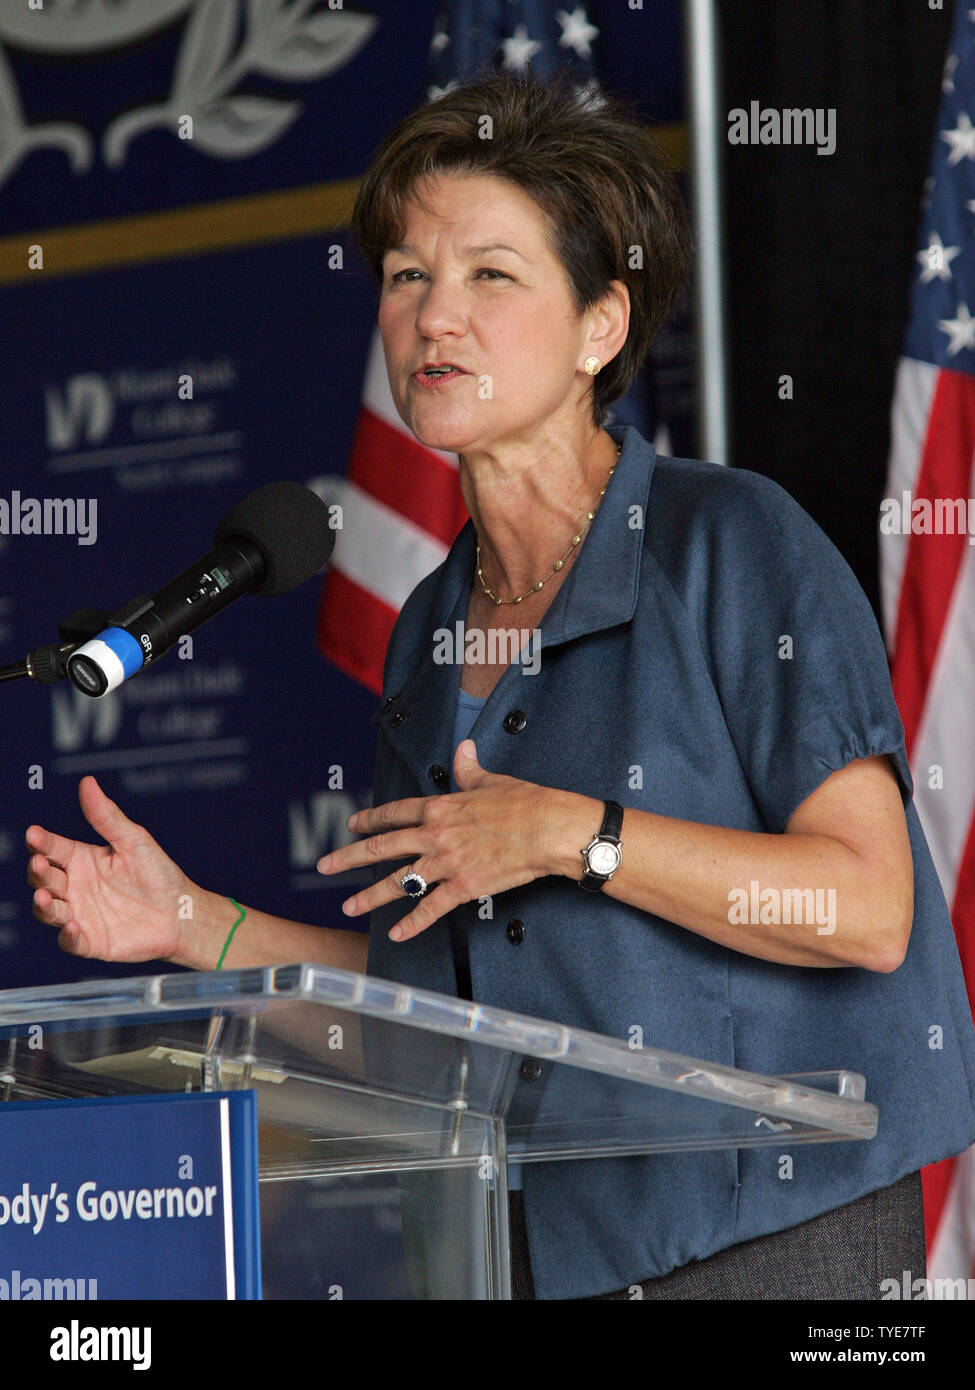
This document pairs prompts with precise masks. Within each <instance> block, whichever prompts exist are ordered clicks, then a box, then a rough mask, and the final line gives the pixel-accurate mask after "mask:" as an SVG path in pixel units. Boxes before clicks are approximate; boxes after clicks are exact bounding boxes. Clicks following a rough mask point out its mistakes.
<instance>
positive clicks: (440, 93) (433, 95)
mask: <svg viewBox="0 0 975 1390" xmlns="http://www.w3.org/2000/svg"><path fill="white" fill-rule="evenodd" d="M457 85H458V84H457V79H456V78H451V80H450V81H449V82H448V83H447V85H446V87H437V86H432V87H428V88H427V101H436V100H437V98H438V97H444V96H446V95H447V93H448V92H452V91H453V90H454V88H455V87H456V86H457Z"/></svg>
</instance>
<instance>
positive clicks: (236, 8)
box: [173, 0, 240, 97]
mask: <svg viewBox="0 0 975 1390" xmlns="http://www.w3.org/2000/svg"><path fill="white" fill-rule="evenodd" d="M239 15H240V0H199V3H198V5H197V8H196V9H195V10H194V11H193V17H192V18H191V19H190V21H189V23H188V24H187V26H186V32H185V33H184V35H183V43H182V46H181V47H180V51H179V58H178V60H177V63H176V72H175V75H174V77H173V93H174V95H181V94H184V93H185V94H186V95H187V96H189V97H194V96H197V97H198V96H200V95H201V94H204V93H206V92H207V91H209V89H210V87H211V85H212V82H213V79H214V77H216V76H217V74H218V73H219V72H220V71H221V69H222V68H223V67H224V65H225V60H226V58H227V57H228V55H229V54H230V50H231V48H232V47H233V42H234V35H235V34H236V32H237V20H238V18H239Z"/></svg>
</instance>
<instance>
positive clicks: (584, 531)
mask: <svg viewBox="0 0 975 1390" xmlns="http://www.w3.org/2000/svg"><path fill="white" fill-rule="evenodd" d="M622 452H623V444H622V441H621V442H620V443H619V444H617V446H616V463H619V461H620V454H621V453H622ZM616 463H614V464H613V466H612V468H611V469H610V470H609V478H607V479H606V486H605V487H604V488H603V490H602V492H600V494H599V496H598V497H597V498H596V505H595V506H594V507H593V509H592V511H591V512H588V513H587V514H586V525H585V527H584V528H583V529H582V530H581V531H580V532H579V534H578V535H577V536H573V537H572V540H571V541H570V542H569V549H568V550H567V551H566V552H565V554H564V555H563V556H562V558H561V560H556V562H555V564H554V565H553V566H552V568H551V569H550V570H549V572H548V574H547V575H546V576H545V578H544V579H540V580H539V581H538V583H537V584H533V585H532V586H531V588H530V589H527V590H526V591H525V593H523V594H519V595H518V597H517V598H497V597H496V596H495V595H494V594H493V593H492V592H491V590H490V589H489V588H488V586H487V584H485V582H484V575H483V573H482V572H481V542H480V541H478V543H477V577H478V579H479V580H480V581H481V588H482V589H483V590H484V592H485V593H486V594H487V596H488V598H489V599H491V601H492V602H493V603H494V604H495V606H496V607H499V608H500V606H501V605H502V604H503V603H521V601H522V599H526V598H528V597H529V595H530V594H537V593H538V591H539V589H540V588H541V587H542V585H543V584H545V583H547V582H548V580H549V579H551V578H552V575H553V574H555V573H556V571H557V570H560V569H561V568H562V566H563V565H564V564H565V562H566V559H567V558H568V556H569V554H570V553H571V552H572V551H573V550H574V549H575V547H576V546H577V545H581V544H582V540H583V537H584V536H585V535H586V534H587V533H588V531H589V527H590V526H591V525H592V519H593V517H594V516H595V515H596V513H597V512H598V511H599V504H600V502H602V500H603V497H604V496H605V495H606V488H607V487H609V479H610V478H612V476H613V474H614V473H615V472H616Z"/></svg>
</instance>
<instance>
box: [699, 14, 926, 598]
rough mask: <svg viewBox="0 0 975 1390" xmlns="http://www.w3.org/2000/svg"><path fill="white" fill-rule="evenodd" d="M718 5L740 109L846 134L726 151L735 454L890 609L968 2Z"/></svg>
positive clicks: (727, 67) (727, 86)
mask: <svg viewBox="0 0 975 1390" xmlns="http://www.w3.org/2000/svg"><path fill="white" fill-rule="evenodd" d="M718 8H719V15H720V31H721V45H722V54H721V68H722V72H723V82H724V92H723V99H722V109H723V110H729V111H730V110H732V109H734V108H744V109H745V110H749V109H750V104H751V103H752V102H753V101H758V102H759V104H760V106H761V107H762V108H770V107H771V108H775V109H777V110H779V111H781V110H783V109H785V108H804V107H811V108H813V109H816V108H821V109H823V110H827V109H829V108H835V110H836V141H837V144H836V151H835V153H834V154H832V155H818V154H817V153H816V149H815V147H805V146H786V145H731V144H726V145H725V148H724V158H725V207H726V218H727V222H726V226H727V235H728V248H727V249H728V254H727V273H728V320H729V345H728V346H729V354H730V403H731V428H732V455H731V461H732V462H733V463H734V464H735V466H736V467H739V468H750V469H753V470H754V471H755V472H759V473H765V474H768V475H769V476H770V477H772V478H774V479H775V480H776V481H777V482H779V483H781V484H782V486H783V487H785V488H786V489H787V490H788V491H789V492H790V493H792V495H793V496H794V497H795V498H796V499H797V501H799V502H800V503H801V504H802V506H804V507H805V508H806V510H807V511H808V512H809V513H810V514H811V515H812V516H813V517H814V518H815V519H816V521H817V522H818V523H819V524H820V526H822V528H823V529H824V530H825V531H826V533H827V535H829V536H830V538H831V539H832V540H833V541H834V543H835V544H836V545H837V546H838V547H839V549H840V550H841V551H842V552H843V554H844V556H845V558H846V559H847V561H848V563H849V564H850V565H851V567H852V568H853V570H854V571H855V573H856V575H857V578H858V579H859V581H860V583H861V584H862V585H863V588H864V589H865V590H866V592H867V594H868V596H869V598H870V600H871V602H872V603H873V604H874V608H875V610H876V611H877V612H878V615H879V600H878V579H877V537H876V528H877V509H878V506H879V503H880V499H881V497H882V496H883V491H884V481H885V477H886V468H887V454H888V448H889V443H890V426H889V411H890V402H891V396H892V392H893V385H894V374H895V370H896V365H897V359H898V355H899V353H900V350H901V346H902V338H903V332H904V328H905V324H906V319H907V312H908V307H909V293H910V284H911V276H912V271H913V267H914V264H915V263H914V254H915V251H916V249H917V237H918V229H919V223H920V216H921V198H922V196H923V192H924V181H925V179H926V178H927V174H928V164H929V159H930V153H931V142H932V138H933V133H934V128H935V118H936V115H937V108H938V102H939V99H940V97H941V80H942V69H943V64H944V59H945V55H946V53H947V49H948V44H949V40H950V36H951V25H952V20H953V6H952V2H951V0H945V7H944V9H943V10H932V9H929V8H928V3H927V0H721V3H720V5H719V7H718ZM783 375H789V376H791V377H792V378H793V381H794V391H795V399H794V400H792V401H782V400H780V399H779V378H780V377H781V376H783Z"/></svg>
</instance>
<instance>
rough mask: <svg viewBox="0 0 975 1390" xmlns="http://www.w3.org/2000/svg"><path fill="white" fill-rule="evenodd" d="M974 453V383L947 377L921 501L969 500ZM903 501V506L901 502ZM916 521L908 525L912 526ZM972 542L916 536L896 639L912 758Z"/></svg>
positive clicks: (919, 490) (900, 698)
mask: <svg viewBox="0 0 975 1390" xmlns="http://www.w3.org/2000/svg"><path fill="white" fill-rule="evenodd" d="M973 450H975V378H972V377H970V376H968V375H966V374H964V373H962V372H949V371H942V372H941V373H940V375H939V378H938V382H937V386H936V387H935V392H934V399H933V402H932V410H931V415H930V419H929V423H928V430H927V435H926V437H925V440H924V449H923V453H922V457H921V468H920V472H919V474H918V477H917V480H916V482H915V485H914V489H913V498H914V500H915V501H917V499H919V498H923V499H925V500H927V501H930V502H931V503H932V505H933V503H934V500H935V499H936V498H954V497H959V498H963V497H965V496H966V493H967V489H968V477H969V472H970V467H971V459H972V454H973ZM894 500H898V499H894ZM909 523H910V517H902V524H903V525H905V526H907V525H908V524H909ZM966 544H967V539H966V537H965V535H923V534H915V533H912V534H911V538H910V542H909V544H908V547H907V559H906V563H905V565H904V578H903V583H902V585H901V592H900V603H899V608H898V616H897V630H896V635H895V639H894V651H895V662H894V676H893V684H894V695H895V697H896V699H897V704H898V708H899V709H900V714H901V719H902V720H903V722H904V734H905V738H906V741H907V751H908V755H909V756H910V754H911V751H912V748H913V744H914V739H915V737H916V735H917V731H918V726H919V724H920V722H921V712H922V709H923V707H924V700H925V695H926V693H927V690H928V685H929V682H930V679H931V672H932V670H933V668H934V664H935V660H936V658H937V654H938V649H939V647H940V645H941V638H942V631H943V627H944V623H945V619H946V615H947V612H948V608H949V605H950V602H951V595H952V591H953V589H954V586H955V583H956V580H957V576H958V570H959V567H960V564H961V561H962V557H963V554H964V550H965V547H966Z"/></svg>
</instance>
